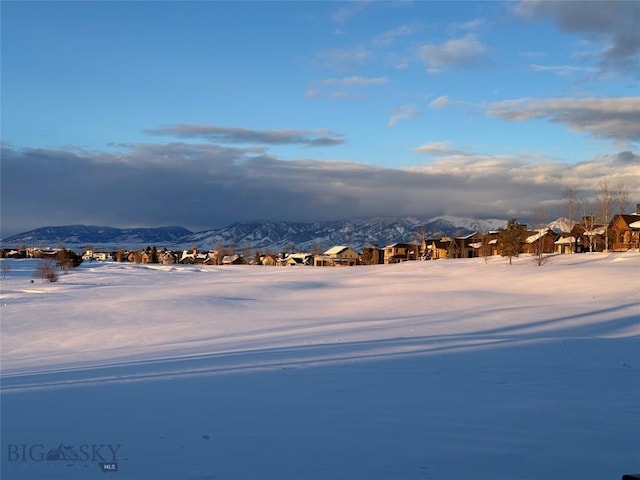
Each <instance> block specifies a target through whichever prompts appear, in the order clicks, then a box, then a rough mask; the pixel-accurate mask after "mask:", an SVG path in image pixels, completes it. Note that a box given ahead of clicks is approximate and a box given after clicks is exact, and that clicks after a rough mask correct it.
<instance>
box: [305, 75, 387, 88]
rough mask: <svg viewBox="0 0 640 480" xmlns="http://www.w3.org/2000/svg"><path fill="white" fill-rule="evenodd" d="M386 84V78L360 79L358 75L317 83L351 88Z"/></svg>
mask: <svg viewBox="0 0 640 480" xmlns="http://www.w3.org/2000/svg"><path fill="white" fill-rule="evenodd" d="M388 82H389V78H388V77H360V76H358V75H354V76H352V77H344V78H327V79H325V80H319V81H318V82H317V83H319V84H320V85H331V86H335V85H337V86H344V87H353V86H362V85H384V84H385V83H388Z"/></svg>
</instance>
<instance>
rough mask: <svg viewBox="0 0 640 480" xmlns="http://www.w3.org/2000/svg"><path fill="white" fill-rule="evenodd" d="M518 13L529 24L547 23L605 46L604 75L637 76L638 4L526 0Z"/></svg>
mask: <svg viewBox="0 0 640 480" xmlns="http://www.w3.org/2000/svg"><path fill="white" fill-rule="evenodd" d="M515 13H516V15H518V16H519V17H520V18H522V19H525V20H528V21H541V20H547V21H551V22H553V23H555V24H556V25H557V26H558V28H560V29H561V30H563V31H565V32H568V33H582V34H585V35H586V36H587V37H588V38H590V39H592V40H595V41H597V42H598V43H600V44H601V45H603V48H602V50H601V52H600V55H599V56H600V61H599V66H600V68H601V70H602V71H603V72H606V71H607V70H608V69H615V70H617V71H619V72H622V73H624V74H631V75H632V76H634V77H637V76H638V72H639V67H640V35H639V34H638V19H639V18H640V3H638V2H637V1H616V0H610V1H607V2H595V1H571V2H549V1H544V0H525V1H523V2H521V3H519V4H518V5H516V6H515Z"/></svg>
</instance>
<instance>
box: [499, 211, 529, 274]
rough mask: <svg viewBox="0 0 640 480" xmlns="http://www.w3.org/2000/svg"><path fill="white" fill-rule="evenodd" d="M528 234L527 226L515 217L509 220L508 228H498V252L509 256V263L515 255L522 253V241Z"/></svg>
mask: <svg viewBox="0 0 640 480" xmlns="http://www.w3.org/2000/svg"><path fill="white" fill-rule="evenodd" d="M526 236H527V228H526V227H525V226H524V225H520V224H519V223H518V221H517V220H516V219H515V218H512V219H511V220H509V221H508V222H507V227H506V228H501V229H500V230H498V252H499V253H500V255H501V256H503V257H509V265H511V260H512V259H513V257H517V256H518V255H520V253H522V243H523V242H524V241H525V239H526Z"/></svg>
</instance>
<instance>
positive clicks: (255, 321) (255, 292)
mask: <svg viewBox="0 0 640 480" xmlns="http://www.w3.org/2000/svg"><path fill="white" fill-rule="evenodd" d="M3 262H8V264H9V265H10V270H9V272H8V274H7V277H6V278H4V279H2V280H0V285H1V287H2V292H1V300H0V302H1V304H0V305H1V306H0V314H1V335H2V337H1V342H2V343H1V347H2V354H1V360H2V364H1V372H2V379H1V380H2V390H1V392H2V395H1V401H2V403H1V409H2V410H1V414H2V417H1V420H2V423H1V434H2V464H1V468H2V470H1V477H2V479H6V480H11V479H36V480H38V479H92V478H96V479H105V478H112V479H116V480H124V479H135V480H144V479H171V480H182V479H184V480H187V479H202V480H204V479H209V480H213V479H216V480H227V479H243V480H244V479H247V480H254V479H256V480H257V479H260V480H271V479H273V480H289V479H291V480H306V479H318V480H319V479H322V480H339V479H344V480H357V479H365V480H375V479H381V480H382V479H384V480H387V479H388V480H404V479H407V480H409V479H415V480H436V479H463V478H464V479H466V478H469V479H474V480H485V479H486V480H489V479H491V480H500V479H536V480H552V479H563V480H566V479H580V480H585V479H593V480H596V479H597V480H605V479H606V480H612V479H619V478H620V477H621V476H622V474H623V473H631V472H639V471H640V254H638V252H633V253H619V254H582V255H565V256H561V257H556V258H555V259H554V260H553V261H552V262H550V263H548V264H547V265H545V266H543V267H537V266H535V265H534V264H533V263H532V262H531V259H528V258H524V257H521V258H518V259H515V260H514V265H512V266H509V265H508V261H507V260H505V259H501V258H491V259H489V262H488V263H485V262H484V260H482V259H472V260H441V261H435V262H410V263H405V264H399V265H378V266H371V267H351V268H313V267H289V268H270V267H251V266H236V267H197V266H143V265H129V264H115V263H104V264H98V263H92V264H83V265H82V266H81V267H80V268H78V269H76V270H75V271H72V272H70V273H68V274H66V275H61V276H60V281H59V282H57V283H43V282H42V281H40V280H35V281H34V282H33V283H31V277H32V275H33V271H34V269H35V263H34V262H37V261H34V260H3ZM48 453H50V456H51V457H52V458H55V459H52V460H47V458H46V457H47V454H48ZM114 468H117V471H111V472H107V473H105V472H103V469H114Z"/></svg>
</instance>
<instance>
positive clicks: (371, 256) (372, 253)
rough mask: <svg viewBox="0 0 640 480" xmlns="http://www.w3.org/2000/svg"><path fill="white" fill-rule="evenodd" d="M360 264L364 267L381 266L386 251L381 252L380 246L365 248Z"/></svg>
mask: <svg viewBox="0 0 640 480" xmlns="http://www.w3.org/2000/svg"><path fill="white" fill-rule="evenodd" d="M360 262H361V263H362V264H363V265H379V264H381V263H384V249H383V250H381V249H380V247H378V245H373V246H371V247H365V248H363V249H362V253H361V254H360Z"/></svg>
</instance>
